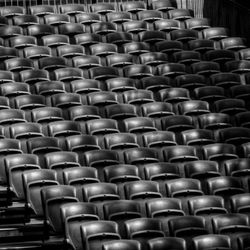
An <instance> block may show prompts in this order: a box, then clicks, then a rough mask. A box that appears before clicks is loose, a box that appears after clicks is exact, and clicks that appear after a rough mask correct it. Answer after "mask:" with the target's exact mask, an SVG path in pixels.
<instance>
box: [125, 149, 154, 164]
mask: <svg viewBox="0 0 250 250" xmlns="http://www.w3.org/2000/svg"><path fill="white" fill-rule="evenodd" d="M124 159H125V162H126V163H128V164H146V163H154V162H159V156H158V154H157V151H156V150H155V149H152V148H146V147H144V148H143V147H141V148H130V149H127V150H125V151H124Z"/></svg>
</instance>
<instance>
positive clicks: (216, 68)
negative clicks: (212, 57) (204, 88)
mask: <svg viewBox="0 0 250 250" xmlns="http://www.w3.org/2000/svg"><path fill="white" fill-rule="evenodd" d="M191 69H192V72H193V74H198V75H204V76H210V75H212V74H216V73H220V65H219V64H218V63H216V62H211V61H201V62H197V63H193V64H192V65H191Z"/></svg>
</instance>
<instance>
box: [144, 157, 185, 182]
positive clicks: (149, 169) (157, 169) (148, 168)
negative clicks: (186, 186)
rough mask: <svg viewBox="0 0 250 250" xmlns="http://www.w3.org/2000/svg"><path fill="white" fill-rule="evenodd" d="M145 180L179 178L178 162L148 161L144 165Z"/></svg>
mask: <svg viewBox="0 0 250 250" xmlns="http://www.w3.org/2000/svg"><path fill="white" fill-rule="evenodd" d="M144 174H145V178H146V180H151V181H161V180H163V181H165V180H171V179H177V178H180V171H179V167H178V164H175V163H167V162H156V163H148V164H145V165H144Z"/></svg>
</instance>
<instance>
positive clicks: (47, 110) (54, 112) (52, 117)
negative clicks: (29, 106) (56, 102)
mask: <svg viewBox="0 0 250 250" xmlns="http://www.w3.org/2000/svg"><path fill="white" fill-rule="evenodd" d="M31 116H32V120H33V121H34V122H37V123H49V122H53V121H61V120H63V119H64V118H63V114H62V110H61V109H59V108H55V107H43V108H35V109H33V110H32V111H31Z"/></svg>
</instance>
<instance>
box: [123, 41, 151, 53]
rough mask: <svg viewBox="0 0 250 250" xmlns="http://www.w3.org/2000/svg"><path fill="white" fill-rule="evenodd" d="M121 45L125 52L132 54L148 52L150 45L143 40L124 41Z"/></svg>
mask: <svg viewBox="0 0 250 250" xmlns="http://www.w3.org/2000/svg"><path fill="white" fill-rule="evenodd" d="M122 46H123V50H124V52H125V53H128V54H132V55H140V54H142V53H147V52H150V46H149V44H147V43H145V42H131V43H125V44H123V45H122Z"/></svg>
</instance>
